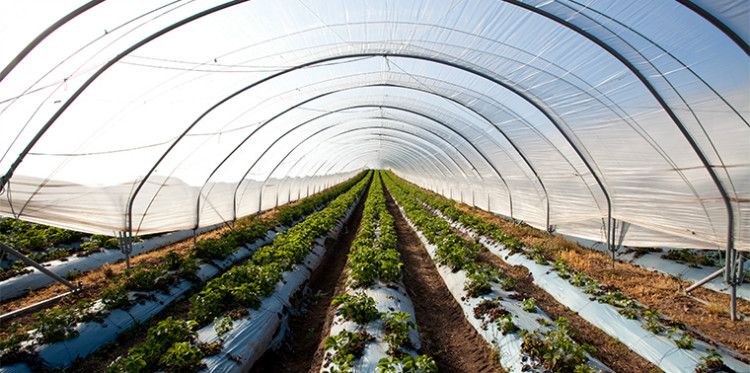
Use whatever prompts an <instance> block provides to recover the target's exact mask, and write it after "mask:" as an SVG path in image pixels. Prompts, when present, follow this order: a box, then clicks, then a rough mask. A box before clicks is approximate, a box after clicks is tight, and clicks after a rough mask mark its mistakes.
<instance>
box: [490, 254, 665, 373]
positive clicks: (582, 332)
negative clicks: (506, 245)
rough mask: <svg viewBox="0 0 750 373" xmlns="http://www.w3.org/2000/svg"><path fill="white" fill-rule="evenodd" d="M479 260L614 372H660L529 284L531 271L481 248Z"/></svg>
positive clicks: (544, 292) (531, 280)
mask: <svg viewBox="0 0 750 373" xmlns="http://www.w3.org/2000/svg"><path fill="white" fill-rule="evenodd" d="M481 255H482V257H481V261H482V262H484V263H487V264H489V265H491V266H493V267H495V268H500V269H502V270H503V272H505V274H506V275H507V276H508V277H510V278H512V279H514V280H516V281H518V286H516V288H515V290H517V291H518V292H519V293H520V294H521V296H522V297H523V298H524V299H527V298H534V299H536V305H537V307H539V308H540V309H541V310H542V311H544V313H546V314H547V315H548V316H549V317H550V318H552V319H553V320H556V319H557V318H559V317H564V318H565V319H567V320H568V322H569V323H570V326H571V328H572V329H573V330H575V331H576V332H577V333H574V334H573V335H572V337H573V339H574V340H575V341H576V342H578V343H579V344H583V343H588V344H590V345H592V346H594V347H595V348H596V354H595V357H596V358H597V359H599V361H601V362H602V363H604V365H606V366H608V367H609V368H611V369H612V370H614V371H615V372H623V373H625V372H661V369H659V368H658V367H657V366H655V365H653V364H651V363H650V362H649V361H648V360H646V359H644V358H643V357H641V356H640V355H638V354H636V353H635V352H633V350H631V349H629V348H628V347H627V346H626V345H624V344H623V343H621V342H619V341H618V340H616V339H614V338H612V337H610V336H609V335H607V333H605V332H603V331H602V330H601V329H599V328H597V327H595V326H593V325H591V324H590V323H589V322H588V321H586V320H584V319H583V318H582V317H580V316H578V314H576V313H575V312H573V311H571V310H570V309H569V308H568V307H565V306H563V305H562V304H560V303H559V302H558V301H557V300H555V298H553V297H552V296H551V295H549V294H548V293H547V292H546V291H544V290H542V289H541V288H539V287H537V286H536V285H534V283H533V279H532V278H531V274H530V273H529V271H528V270H527V269H526V268H525V267H521V266H511V265H509V264H507V263H505V262H504V261H502V260H501V259H500V258H498V257H496V256H495V255H494V254H492V253H490V252H489V251H487V249H485V248H482V252H481Z"/></svg>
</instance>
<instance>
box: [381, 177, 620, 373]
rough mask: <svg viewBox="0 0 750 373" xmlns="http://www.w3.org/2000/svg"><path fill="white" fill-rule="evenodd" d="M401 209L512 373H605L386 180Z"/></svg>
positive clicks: (563, 323) (563, 328)
mask: <svg viewBox="0 0 750 373" xmlns="http://www.w3.org/2000/svg"><path fill="white" fill-rule="evenodd" d="M386 185H387V186H388V188H389V191H390V192H391V194H392V195H393V196H394V197H395V199H396V201H397V202H398V203H399V205H400V206H399V209H400V211H401V213H402V214H403V215H404V217H405V218H406V220H407V222H408V223H409V224H410V225H411V226H412V229H414V231H415V232H417V236H418V237H419V238H420V240H421V241H422V243H423V245H424V246H425V248H426V249H427V252H428V253H429V255H430V257H432V258H433V261H434V262H435V265H436V267H437V269H438V272H439V273H440V275H441V277H442V278H443V280H444V282H445V284H446V285H447V287H448V289H449V290H450V292H451V294H452V295H453V297H454V298H455V299H456V301H457V302H458V303H459V305H460V306H461V308H462V309H463V313H464V316H465V317H466V318H467V320H468V321H469V322H470V323H471V324H472V326H473V327H474V328H475V329H476V330H477V332H479V334H480V335H481V336H482V337H483V338H484V339H485V340H486V341H487V342H488V343H489V344H490V345H492V346H493V347H494V348H496V349H498V350H499V352H500V360H501V362H502V364H503V366H506V367H508V369H509V370H510V371H512V372H522V371H524V372H529V371H532V372H544V371H547V370H552V371H556V372H574V371H576V372H596V371H601V370H604V371H609V369H608V368H607V367H606V366H604V365H603V364H602V363H601V362H599V361H597V360H596V359H593V358H592V357H591V355H590V353H589V352H593V351H592V350H591V348H590V347H589V346H580V345H578V344H577V343H576V342H575V341H574V340H573V339H572V338H571V337H570V333H572V332H573V331H572V330H571V329H570V327H569V326H568V324H567V320H565V319H562V318H561V319H558V320H556V321H555V322H553V321H552V320H551V319H550V318H549V317H547V316H546V315H545V314H544V313H543V312H542V311H541V310H538V309H537V308H536V307H535V305H533V304H531V303H533V302H530V301H528V300H524V299H522V297H519V295H518V294H517V293H516V292H515V291H513V290H512V288H513V287H514V286H515V285H514V284H513V282H512V280H509V279H507V278H505V277H503V274H502V272H501V271H499V270H497V269H494V268H491V267H489V266H486V265H478V264H477V263H475V260H476V259H477V258H478V256H479V255H478V252H476V251H475V250H476V248H475V247H474V244H472V243H469V242H467V241H465V240H463V239H462V238H460V237H458V236H457V235H455V234H452V233H450V228H449V224H448V223H447V222H446V221H445V220H443V219H441V218H438V217H436V216H434V215H432V214H431V213H429V212H428V211H426V209H425V207H424V206H423V205H422V204H421V203H419V202H418V201H417V200H416V199H415V198H414V197H413V196H410V195H408V194H406V193H405V191H403V190H402V189H401V187H400V186H399V185H397V184H396V183H395V181H394V180H393V179H389V178H386Z"/></svg>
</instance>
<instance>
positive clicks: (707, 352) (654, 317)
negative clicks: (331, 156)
mask: <svg viewBox="0 0 750 373" xmlns="http://www.w3.org/2000/svg"><path fill="white" fill-rule="evenodd" d="M409 192H410V193H411V194H413V195H414V196H415V197H417V198H418V199H419V200H420V201H422V202H423V203H425V204H426V205H428V206H430V207H431V208H433V209H435V210H436V211H439V213H440V214H441V215H443V216H445V217H447V218H448V219H450V220H451V221H453V222H454V223H455V224H457V225H458V226H460V227H465V228H467V229H468V230H469V231H470V232H471V233H473V234H478V235H480V236H484V237H486V238H490V239H491V240H492V241H496V242H499V243H500V244H501V245H502V246H504V249H505V250H507V254H506V255H505V256H506V258H507V255H513V254H519V255H522V256H525V257H526V259H528V260H530V261H533V262H534V263H535V264H536V265H539V266H544V268H542V269H541V270H539V271H538V272H539V273H537V274H535V277H534V279H535V282H538V283H540V286H543V285H544V284H546V283H548V281H546V280H545V281H538V280H540V278H542V276H544V274H549V273H550V272H552V273H556V274H557V276H558V277H559V278H561V279H563V280H566V281H567V282H568V283H570V284H571V285H573V286H574V287H577V288H578V289H579V290H578V291H580V292H581V293H582V296H583V297H588V301H589V302H597V303H599V304H605V305H609V306H611V307H613V308H614V309H615V310H616V312H617V313H618V314H619V315H621V316H622V317H623V318H625V319H629V320H633V321H636V322H637V324H639V325H640V326H641V328H643V329H645V330H647V331H649V332H651V333H652V334H653V335H654V336H656V337H663V338H665V339H666V340H670V341H672V343H674V346H675V347H677V348H678V349H682V350H691V349H693V348H694V347H695V345H696V339H695V338H694V337H693V335H691V333H693V332H694V331H688V328H687V327H686V325H684V324H683V323H681V322H679V321H677V320H673V319H670V318H668V317H666V316H664V315H662V314H661V313H660V312H658V311H657V310H653V309H648V308H646V307H644V306H643V305H641V304H640V303H638V302H637V301H635V300H634V299H631V298H629V297H627V296H626V295H624V294H623V293H622V291H620V290H618V289H615V288H613V287H611V286H609V285H607V284H604V283H602V282H600V281H598V280H596V279H594V278H591V277H590V276H587V275H586V274H585V273H583V272H578V271H576V270H574V269H573V268H572V267H570V266H569V265H568V264H567V263H566V261H565V260H563V259H561V258H556V259H555V262H554V264H551V263H549V262H548V259H547V256H546V253H545V252H544V250H543V249H542V247H540V246H533V247H527V246H526V245H524V244H522V243H521V241H520V240H518V239H516V238H513V237H510V236H509V235H508V234H506V233H505V232H503V231H501V230H500V228H499V227H497V226H496V225H495V224H492V223H487V222H484V221H483V220H481V219H480V218H478V217H476V216H474V215H471V214H468V213H466V212H464V211H462V210H459V209H457V208H455V202H452V201H449V200H447V199H445V198H441V197H439V196H434V195H432V194H429V193H426V192H425V191H423V190H420V189H418V188H414V187H411V188H410V189H409ZM488 248H490V251H493V252H495V251H494V250H492V249H493V248H492V246H488ZM498 254H499V253H498ZM506 260H507V259H506ZM529 266H530V265H529V264H527V265H526V267H529ZM558 288H559V286H552V287H551V288H550V289H558ZM555 295H556V294H553V296H555ZM556 298H558V301H560V302H563V303H564V304H565V303H569V304H565V305H566V306H569V307H573V303H571V302H572V300H571V299H572V298H571V296H570V294H568V295H567V296H562V297H560V296H556ZM584 307H585V306H584ZM589 309H593V308H592V307H589ZM582 316H583V315H582ZM592 316H593V317H594V318H597V317H596V316H595V315H592ZM606 320H609V321H604V319H603V320H602V321H601V322H597V321H598V320H590V321H591V322H594V323H595V324H601V325H599V326H601V327H605V326H608V327H610V328H611V327H612V325H611V320H612V316H610V317H608V318H606ZM608 323H609V325H607V324H608ZM630 332H631V334H634V335H636V334H638V333H632V329H631V330H630ZM615 337H616V338H623V337H624V335H615ZM640 338H643V337H640ZM647 339H648V342H645V341H644V340H643V339H639V340H640V342H639V344H640V345H644V346H645V347H646V348H645V350H644V351H636V352H637V353H639V354H641V355H643V356H644V357H645V358H647V359H649V360H651V361H652V362H654V364H657V365H659V366H661V367H662V368H663V369H665V370H671V369H677V370H678V371H679V370H680V369H684V365H685V364H686V362H687V361H690V360H693V359H694V363H693V364H694V365H695V369H696V371H698V372H703V371H709V370H710V367H722V366H724V361H723V358H722V355H721V354H719V353H717V351H716V350H714V349H712V348H710V346H708V345H706V344H705V343H702V342H701V343H699V344H701V353H700V354H674V352H673V351H672V350H670V349H669V348H668V347H665V346H664V345H663V344H659V343H657V342H658V341H660V340H661V339H660V338H647ZM644 343H645V344H644ZM662 349H663V350H664V351H665V353H666V354H672V355H673V356H674V357H675V359H672V358H670V359H666V358H665V357H664V356H662V355H659V354H658V353H656V351H657V350H662ZM639 350H640V349H639ZM677 355H680V356H683V355H684V358H683V359H682V361H675V362H670V361H669V360H680V359H679V358H676V357H677ZM732 363H733V364H740V363H739V362H737V361H732ZM680 364H681V365H680ZM688 365H689V364H688ZM674 366H679V368H674Z"/></svg>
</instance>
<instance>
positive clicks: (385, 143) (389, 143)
mask: <svg viewBox="0 0 750 373" xmlns="http://www.w3.org/2000/svg"><path fill="white" fill-rule="evenodd" d="M374 128H380V127H374ZM339 135H341V134H337V135H334V136H332V137H331V138H330V139H332V138H335V137H337V136H339ZM373 136H374V135H373ZM383 137H384V136H378V139H379V140H380V141H381V142H382V143H381V144H379V145H378V146H379V147H388V148H393V149H394V151H396V152H397V153H395V154H394V155H393V156H395V157H400V158H401V159H405V160H406V161H407V162H408V163H411V162H409V158H404V157H405V154H404V153H409V154H412V155H411V158H415V159H416V158H424V159H427V158H430V157H434V155H433V154H431V153H428V152H424V151H423V150H422V149H420V148H414V147H410V146H407V145H409V144H403V141H398V142H397V141H395V140H393V139H395V137H393V136H388V138H383ZM391 138H393V139H391ZM399 140H401V139H399ZM397 145H401V146H403V148H396V146H397ZM360 146H361V145H360ZM347 149H348V148H347ZM370 152H372V151H370ZM288 155H289V154H287V156H288ZM359 157H361V156H359ZM301 159H302V158H301ZM340 159H341V158H337V159H335V160H340ZM435 159H436V160H437V164H435V163H433V162H426V163H424V165H426V166H428V167H432V168H433V169H434V170H435V173H436V174H442V175H446V173H445V172H443V171H442V170H441V168H440V167H438V165H440V166H442V168H443V169H445V170H446V171H448V173H449V174H452V175H454V177H455V174H454V173H453V171H452V170H451V168H450V167H447V166H446V165H445V164H444V163H443V161H441V160H440V159H439V158H435ZM331 160H332V158H324V159H322V161H321V163H320V165H319V166H318V167H317V168H316V170H315V172H314V173H313V175H317V174H318V172H319V171H320V170H321V169H322V168H323V167H324V166H326V165H328V167H327V168H326V171H325V172H323V174H327V173H328V172H330V170H331V169H332V168H333V167H336V166H337V165H338V163H336V162H331V163H330V164H329V162H330V161H331ZM282 162H283V161H282ZM282 162H280V163H278V164H277V166H276V167H274V169H276V168H278V166H279V165H280V164H281V163H282ZM298 162H299V160H298ZM351 162H353V159H350V160H349V161H348V163H347V164H349V163H351ZM293 167H294V166H293ZM411 167H414V166H411ZM272 173H273V172H272ZM418 173H421V171H420V172H418ZM266 180H267V179H266ZM451 190H452V189H451ZM243 194H244V193H243ZM308 195H309V190H308Z"/></svg>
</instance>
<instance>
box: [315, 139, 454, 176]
mask: <svg viewBox="0 0 750 373" xmlns="http://www.w3.org/2000/svg"><path fill="white" fill-rule="evenodd" d="M397 145H401V144H400V143H398V144H397V143H396V142H392V141H388V140H387V141H386V142H385V143H382V142H381V143H379V144H378V149H376V150H374V151H375V152H379V151H380V149H382V148H384V147H385V148H393V149H394V150H393V151H394V152H396V153H394V154H392V155H391V156H392V157H395V158H399V159H400V160H402V161H403V160H405V161H406V162H407V163H409V166H410V167H411V168H412V169H413V170H419V168H414V165H412V164H411V162H410V160H409V158H406V156H405V154H403V152H414V153H416V152H415V151H414V150H413V149H411V148H410V147H404V148H403V149H400V150H399V149H397V148H395V146H397ZM347 150H348V149H347ZM368 152H369V153H372V152H373V150H370V151H368ZM365 155H367V154H365V153H362V154H359V155H357V156H355V157H353V158H352V159H349V160H348V161H347V162H346V163H345V164H344V165H343V166H341V167H347V166H348V165H350V164H351V163H352V162H354V161H355V160H357V159H359V158H362V157H364V156H365ZM332 159H333V158H324V159H322V164H321V165H320V167H319V168H318V169H317V170H316V171H315V174H317V172H318V171H320V168H322V166H325V165H326V164H328V163H329V161H331V160H332ZM341 159H345V158H337V159H333V160H334V161H333V162H330V165H328V168H327V169H326V172H324V173H323V174H326V173H327V172H330V170H332V169H333V168H334V167H339V163H338V162H336V161H338V160H341ZM387 159H390V158H387ZM425 165H427V166H428V167H433V168H434V169H435V170H437V172H438V173H441V171H440V168H438V167H437V166H436V165H434V164H432V163H429V162H428V163H425ZM414 173H415V174H419V175H423V174H425V172H424V171H423V170H422V171H417V172H414Z"/></svg>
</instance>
